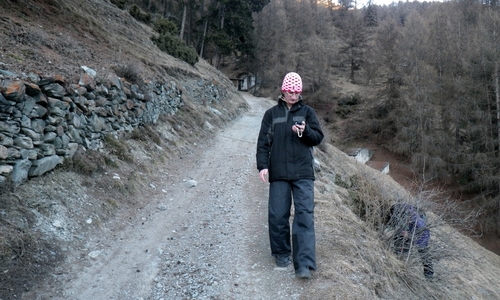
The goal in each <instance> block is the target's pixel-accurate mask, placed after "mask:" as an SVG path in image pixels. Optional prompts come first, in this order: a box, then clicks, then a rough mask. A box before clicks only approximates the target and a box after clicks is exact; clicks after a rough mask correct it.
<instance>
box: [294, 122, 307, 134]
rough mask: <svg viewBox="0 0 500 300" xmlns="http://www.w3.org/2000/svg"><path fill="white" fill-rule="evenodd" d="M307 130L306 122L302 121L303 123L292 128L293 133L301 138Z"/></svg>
mask: <svg viewBox="0 0 500 300" xmlns="http://www.w3.org/2000/svg"><path fill="white" fill-rule="evenodd" d="M305 128H306V122H304V121H302V123H300V124H299V123H295V125H293V126H292V131H293V132H295V133H297V134H298V135H299V137H301V136H302V132H304V129H305Z"/></svg>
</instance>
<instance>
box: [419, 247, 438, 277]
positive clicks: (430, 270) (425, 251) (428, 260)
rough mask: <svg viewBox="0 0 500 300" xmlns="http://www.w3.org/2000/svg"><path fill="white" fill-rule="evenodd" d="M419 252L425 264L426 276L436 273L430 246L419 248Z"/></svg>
mask: <svg viewBox="0 0 500 300" xmlns="http://www.w3.org/2000/svg"><path fill="white" fill-rule="evenodd" d="M418 254H420V258H421V260H422V264H423V265H424V275H425V277H431V276H432V275H434V267H433V265H432V257H431V255H430V252H429V248H428V247H423V248H419V249H418Z"/></svg>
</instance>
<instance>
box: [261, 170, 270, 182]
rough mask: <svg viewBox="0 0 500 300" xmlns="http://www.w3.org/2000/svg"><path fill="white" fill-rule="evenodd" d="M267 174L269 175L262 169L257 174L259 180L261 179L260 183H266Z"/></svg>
mask: <svg viewBox="0 0 500 300" xmlns="http://www.w3.org/2000/svg"><path fill="white" fill-rule="evenodd" d="M268 173H269V170H268V169H262V170H260V172H259V177H260V179H262V181H264V182H268V180H267V174H268Z"/></svg>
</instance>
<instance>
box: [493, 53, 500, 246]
mask: <svg viewBox="0 0 500 300" xmlns="http://www.w3.org/2000/svg"><path fill="white" fill-rule="evenodd" d="M498 68H499V66H498V61H495V70H494V71H493V72H494V73H493V74H494V75H493V76H494V77H495V78H493V80H494V84H495V104H496V109H497V116H496V117H497V139H498V154H497V155H499V156H500V87H499V83H498V81H499V78H498V77H499V69H498ZM499 171H500V170H497V172H499ZM498 189H499V190H500V182H498ZM497 201H498V215H497V236H498V237H500V197H498V200H497Z"/></svg>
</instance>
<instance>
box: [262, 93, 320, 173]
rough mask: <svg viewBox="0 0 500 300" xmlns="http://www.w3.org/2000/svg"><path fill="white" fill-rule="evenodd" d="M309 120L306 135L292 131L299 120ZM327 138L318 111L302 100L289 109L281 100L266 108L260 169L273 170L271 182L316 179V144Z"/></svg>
mask: <svg viewBox="0 0 500 300" xmlns="http://www.w3.org/2000/svg"><path fill="white" fill-rule="evenodd" d="M302 121H305V122H306V127H305V130H304V132H303V133H302V137H298V135H297V133H295V132H293V131H292V126H293V125H294V124H295V123H296V122H297V123H301V122H302ZM322 140H323V131H322V130H321V127H320V125H319V122H318V117H317V116H316V112H315V111H314V109H312V108H311V107H310V106H307V105H306V104H304V102H303V101H302V100H300V101H299V102H297V103H295V104H294V105H293V106H292V108H290V109H288V107H287V106H286V103H285V102H284V101H283V100H281V99H279V100H278V104H277V105H275V106H273V107H271V108H270V109H268V110H267V111H266V113H265V114H264V117H263V118H262V123H261V127H260V132H259V138H258V140H257V154H256V157H257V169H258V170H259V171H260V170H262V169H269V181H276V180H297V179H313V180H314V179H315V177H314V166H313V163H314V162H313V153H312V151H313V146H316V145H319V143H321V141H322Z"/></svg>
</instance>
